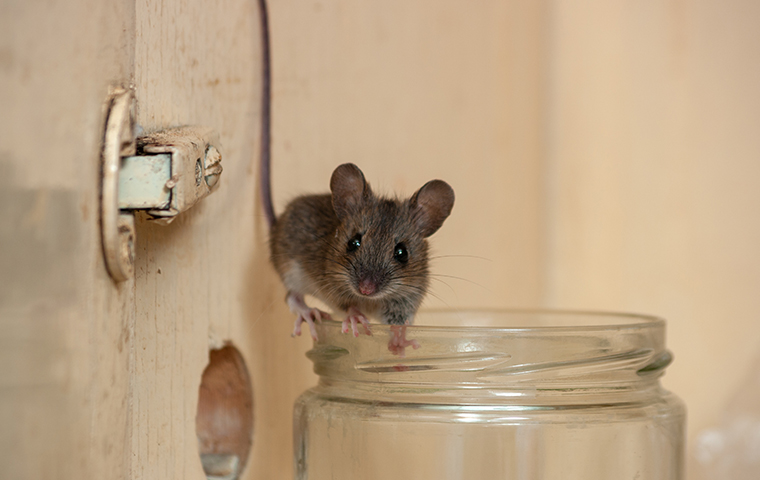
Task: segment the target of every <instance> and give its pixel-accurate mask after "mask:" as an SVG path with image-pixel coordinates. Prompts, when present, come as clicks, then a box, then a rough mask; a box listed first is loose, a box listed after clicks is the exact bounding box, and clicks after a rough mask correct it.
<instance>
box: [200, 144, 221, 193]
mask: <svg viewBox="0 0 760 480" xmlns="http://www.w3.org/2000/svg"><path fill="white" fill-rule="evenodd" d="M204 160H205V165H206V170H205V174H206V177H205V178H206V185H208V186H209V188H213V187H214V185H216V184H217V182H218V181H219V176H220V175H221V174H222V154H221V153H219V150H217V149H216V147H215V146H213V145H209V146H208V148H206V157H205V159H204Z"/></svg>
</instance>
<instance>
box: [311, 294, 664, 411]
mask: <svg viewBox="0 0 760 480" xmlns="http://www.w3.org/2000/svg"><path fill="white" fill-rule="evenodd" d="M417 322H419V323H417ZM371 327H372V335H367V334H366V333H365V332H364V330H363V328H360V329H359V332H361V333H360V335H358V336H356V337H355V336H354V335H352V334H350V333H343V331H342V328H341V322H338V321H333V320H326V321H323V322H322V323H320V324H318V325H317V333H318V340H317V341H316V342H315V343H314V348H313V349H312V350H310V351H309V352H308V353H307V356H308V357H309V358H310V359H311V360H312V361H313V362H314V371H315V373H317V374H318V375H319V376H320V384H321V385H332V386H333V387H334V388H337V387H335V386H337V385H352V387H351V388H352V389H358V387H356V385H359V384H363V385H372V386H371V387H368V388H370V390H371V389H378V388H379V389H381V390H383V391H385V392H388V391H390V390H392V389H397V388H401V389H406V390H407V391H415V392H420V391H426V392H432V391H435V392H436V393H435V395H437V396H439V397H443V396H445V395H444V393H443V392H452V391H454V392H457V394H461V392H463V391H465V390H467V391H468V392H476V391H478V390H480V391H489V392H494V391H497V390H498V391H500V392H501V393H500V395H502V396H509V395H513V394H514V395H517V396H518V397H521V398H525V396H526V395H527V396H531V395H536V392H541V395H542V396H546V395H550V394H551V392H554V393H558V392H559V393H558V394H561V395H565V394H564V393H562V392H567V391H574V392H580V393H582V395H586V396H589V398H591V397H594V399H598V398H599V395H596V394H593V395H592V394H590V393H589V392H603V393H604V395H608V394H611V393H610V392H629V391H631V390H639V389H641V388H643V387H642V386H647V387H648V388H649V387H655V386H656V382H657V378H659V377H660V376H661V375H662V374H663V373H664V369H665V368H666V367H667V366H668V365H669V364H670V362H671V360H672V356H671V355H670V352H668V351H667V349H666V348H665V321H664V320H663V319H660V318H657V317H654V316H649V315H639V314H629V313H614V312H584V311H572V310H507V309H499V310H494V309H492V310H487V309H471V310H430V311H423V312H420V313H419V314H418V317H417V319H416V321H415V324H413V325H409V326H399V325H382V324H377V323H373V324H372V326H371ZM400 345H401V346H402V347H401V348H399V346H400ZM526 392H528V393H526ZM342 395H346V394H345V393H342ZM468 395H470V396H472V395H473V394H472V393H470V394H468ZM595 401H596V400H595ZM605 401H606V400H605Z"/></svg>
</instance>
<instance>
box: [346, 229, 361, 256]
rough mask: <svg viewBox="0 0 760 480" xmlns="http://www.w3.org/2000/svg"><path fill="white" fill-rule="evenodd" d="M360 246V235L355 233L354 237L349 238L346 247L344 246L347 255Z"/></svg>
mask: <svg viewBox="0 0 760 480" xmlns="http://www.w3.org/2000/svg"><path fill="white" fill-rule="evenodd" d="M361 246H362V234H361V233H357V234H356V235H354V236H353V237H351V240H349V241H348V245H346V251H347V252H348V253H351V252H355V251H356V250H357V249H358V248H359V247H361Z"/></svg>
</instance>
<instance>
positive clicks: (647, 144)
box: [544, 1, 760, 441]
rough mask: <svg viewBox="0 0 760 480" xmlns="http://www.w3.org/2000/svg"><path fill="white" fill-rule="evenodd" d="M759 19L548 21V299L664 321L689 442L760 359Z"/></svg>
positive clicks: (602, 5) (683, 6)
mask: <svg viewBox="0 0 760 480" xmlns="http://www.w3.org/2000/svg"><path fill="white" fill-rule="evenodd" d="M758 20H760V5H759V4H757V2H752V1H732V2H717V1H713V2H638V1H613V2H565V1H557V2H555V3H554V5H553V8H552V11H551V16H550V23H551V24H552V34H551V47H550V51H551V56H550V58H551V60H550V73H549V75H548V79H549V84H548V85H549V88H548V95H549V102H548V103H549V108H548V109H547V111H548V112H549V113H548V117H547V126H548V128H547V137H546V138H547V148H548V155H547V172H548V175H547V177H546V181H547V187H548V188H547V191H546V194H547V197H546V198H547V215H546V217H545V221H546V225H547V237H546V238H547V242H548V245H549V247H548V251H547V257H546V278H547V283H546V289H545V291H544V295H545V299H546V303H547V304H548V305H551V306H566V307H578V308H581V307H582V308H601V309H616V310H620V309H623V310H632V311H641V312H647V313H653V314H657V315H660V316H663V317H665V318H666V319H667V320H668V321H669V324H668V336H669V337H668V338H669V339H668V343H669V345H670V348H671V349H672V350H673V352H674V353H675V363H674V364H673V365H672V367H670V368H669V369H668V374H667V375H666V377H665V381H664V383H665V385H666V387H668V388H670V389H672V390H673V391H675V392H677V393H678V394H679V395H680V396H681V397H682V398H683V399H685V400H686V402H687V404H688V407H689V438H690V439H691V440H692V441H693V440H694V439H695V437H696V436H697V435H698V434H699V432H700V431H702V430H703V429H705V428H706V427H708V426H713V425H715V424H717V422H719V421H720V420H721V414H722V413H723V411H724V409H725V408H726V407H727V406H728V403H729V401H730V400H731V399H732V398H733V397H735V396H736V394H737V393H738V392H739V390H740V389H741V388H742V387H743V386H744V385H745V383H744V382H746V379H747V377H748V376H750V374H751V373H752V371H753V370H751V369H756V368H757V361H756V360H757V357H758V355H760V321H758V316H759V315H760V254H759V253H758V252H760V250H758V245H760V215H759V214H758V212H759V209H760V188H758V180H760V161H758V160H759V159H760V135H758V131H759V130H760V90H758V85H760V62H759V61H758V60H760V30H758V28H757V23H758ZM756 373H757V372H755V374H756ZM755 401H756V402H760V398H756V399H755Z"/></svg>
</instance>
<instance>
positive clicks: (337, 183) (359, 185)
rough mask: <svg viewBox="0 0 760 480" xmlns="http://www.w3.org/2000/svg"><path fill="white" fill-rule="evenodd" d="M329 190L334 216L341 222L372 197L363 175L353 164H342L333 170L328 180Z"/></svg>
mask: <svg viewBox="0 0 760 480" xmlns="http://www.w3.org/2000/svg"><path fill="white" fill-rule="evenodd" d="M330 190H332V204H333V209H335V215H337V216H338V218H339V219H341V220H342V219H343V218H345V217H346V215H348V214H349V213H351V212H352V211H353V210H355V209H356V208H357V207H358V206H359V205H361V203H362V202H363V200H364V199H365V198H367V197H369V196H370V195H372V190H370V188H369V184H367V181H366V180H365V179H364V174H363V173H362V171H361V170H359V167H357V166H356V165H354V164H353V163H344V164H343V165H340V166H339V167H338V168H336V169H335V171H334V172H333V174H332V178H331V179H330Z"/></svg>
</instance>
